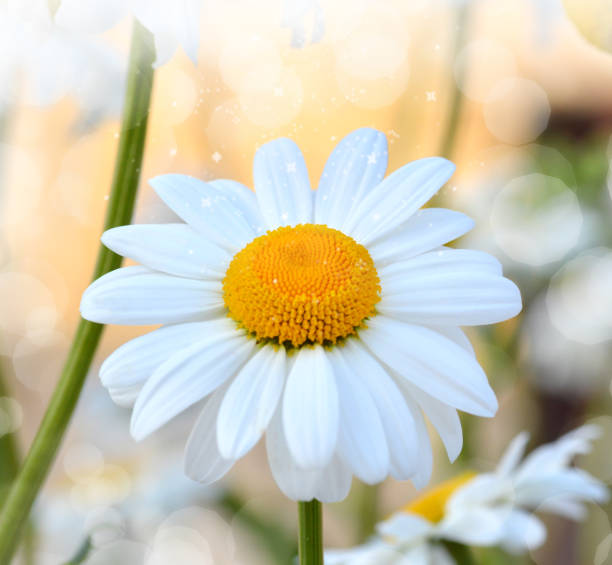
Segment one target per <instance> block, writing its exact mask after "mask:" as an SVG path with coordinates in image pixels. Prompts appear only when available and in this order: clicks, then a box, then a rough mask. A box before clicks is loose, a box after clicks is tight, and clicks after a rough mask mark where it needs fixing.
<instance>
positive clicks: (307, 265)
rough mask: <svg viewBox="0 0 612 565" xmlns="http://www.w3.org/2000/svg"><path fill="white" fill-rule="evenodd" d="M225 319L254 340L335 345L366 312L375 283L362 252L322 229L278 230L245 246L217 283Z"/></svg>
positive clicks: (336, 233)
mask: <svg viewBox="0 0 612 565" xmlns="http://www.w3.org/2000/svg"><path fill="white" fill-rule="evenodd" d="M223 292H224V300H225V305H226V306H227V308H228V310H229V315H230V316H231V317H232V318H233V319H234V320H236V321H237V322H239V323H240V324H241V325H242V326H243V327H244V328H246V329H247V330H248V331H249V332H251V333H252V334H254V335H255V337H256V338H257V339H272V340H275V341H277V342H278V343H282V344H291V345H293V346H294V347H299V346H300V345H303V344H305V343H320V344H326V343H336V342H337V340H338V339H340V338H343V337H346V336H348V335H351V334H353V333H355V330H356V328H358V327H359V326H362V325H363V322H364V319H365V318H367V317H368V316H370V315H372V314H373V313H374V305H375V304H376V303H377V302H378V301H379V300H380V297H379V292H380V284H379V279H378V274H377V273H376V269H375V267H374V263H373V261H372V258H371V257H370V254H369V253H368V251H367V249H366V248H365V247H363V246H362V245H360V244H358V243H357V242H356V241H354V240H353V239H352V238H350V237H348V236H347V235H344V234H343V233H341V232H339V231H337V230H334V229H331V228H328V227H327V226H322V225H311V224H305V225H299V226H296V227H282V228H278V229H276V230H274V231H271V232H268V233H267V234H265V235H262V236H260V237H258V238H256V239H255V240H253V241H252V242H251V243H249V244H248V245H247V246H246V247H245V248H244V249H243V250H242V251H240V252H239V253H237V254H236V256H235V257H234V259H233V260H232V262H231V264H230V266H229V269H228V270H227V274H226V276H225V279H224V281H223Z"/></svg>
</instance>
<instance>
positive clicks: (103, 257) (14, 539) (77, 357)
mask: <svg viewBox="0 0 612 565" xmlns="http://www.w3.org/2000/svg"><path fill="white" fill-rule="evenodd" d="M154 58H155V50H154V47H153V36H152V35H151V33H150V32H149V31H147V30H146V29H145V28H144V27H143V26H142V25H141V24H140V23H138V22H137V21H135V22H134V26H133V32H132V44H131V48H130V61H129V67H128V77H127V86H126V98H125V107H124V110H123V123H122V130H121V138H120V140H119V148H118V152H117V160H116V164H115V172H114V177H113V183H112V188H111V194H110V200H109V207H108V210H107V214H106V221H105V225H104V229H109V228H112V227H114V226H120V225H124V224H127V223H129V222H130V220H131V217H132V211H133V209H134V200H135V198H136V190H137V188H138V180H139V177H140V168H141V164H142V155H143V150H144V143H145V135H146V131H147V117H148V109H149V103H150V99H151V90H152V86H153V67H152V65H153V61H154ZM120 265H121V257H119V256H118V255H116V254H114V253H112V252H111V251H110V250H108V249H106V248H105V247H103V246H100V250H99V252H98V260H97V263H96V267H95V270H94V276H93V279H94V280H95V279H97V278H98V277H100V276H102V275H104V274H105V273H108V272H109V271H112V270H114V269H116V268H118V267H119V266H120ZM102 328H103V326H102V325H100V324H94V323H92V322H88V321H86V320H81V321H80V323H79V326H78V328H77V331H76V334H75V336H74V340H73V342H72V346H71V348H70V351H69V353H68V358H67V360H66V364H65V365H64V369H63V371H62V374H61V376H60V379H59V382H58V384H57V386H56V388H55V391H54V392H53V396H52V397H51V401H50V402H49V405H48V407H47V411H46V413H45V416H44V418H43V421H42V423H41V424H40V427H39V429H38V433H37V434H36V437H35V438H34V441H33V443H32V446H31V447H30V451H29V453H28V455H27V457H26V459H25V462H24V464H23V468H22V470H21V472H20V474H19V476H18V477H17V479H16V481H15V482H14V483H13V486H12V488H11V490H10V492H9V495H8V498H7V500H6V503H5V505H4V508H3V511H2V513H1V514H0V563H10V562H11V557H12V556H13V554H14V552H15V548H16V546H17V543H18V540H19V536H20V535H21V534H22V531H23V527H24V525H25V523H26V520H27V517H28V514H29V512H30V509H31V507H32V504H33V503H34V500H35V499H36V495H37V494H38V491H39V490H40V488H41V487H42V484H43V482H44V480H45V478H46V476H47V473H48V471H49V468H50V466H51V464H52V462H53V460H54V458H55V455H56V452H57V449H58V447H59V445H60V443H61V441H62V437H63V436H64V433H65V431H66V428H67V426H68V423H69V421H70V417H71V416H72V413H73V411H74V408H75V406H76V403H77V400H78V398H79V394H80V392H81V389H82V388H83V383H84V382H85V377H86V376H87V373H88V371H89V367H90V365H91V362H92V359H93V356H94V353H95V351H96V347H97V345H98V342H99V341H100V337H101V335H102Z"/></svg>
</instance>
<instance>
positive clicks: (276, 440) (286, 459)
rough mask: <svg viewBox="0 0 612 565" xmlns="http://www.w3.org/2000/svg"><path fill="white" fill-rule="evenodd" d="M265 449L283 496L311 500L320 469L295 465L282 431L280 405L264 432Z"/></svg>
mask: <svg viewBox="0 0 612 565" xmlns="http://www.w3.org/2000/svg"><path fill="white" fill-rule="evenodd" d="M266 450H267V452H268V463H269V465H270V470H271V471H272V476H273V477H274V480H275V481H276V483H277V484H278V486H279V488H280V489H281V491H282V492H283V494H284V495H285V496H287V497H288V498H290V499H291V500H312V499H313V498H315V497H316V496H317V494H318V480H319V474H320V470H318V469H315V470H305V469H300V468H299V467H298V466H297V465H296V463H295V461H294V459H293V456H292V455H291V452H290V451H289V447H288V445H287V439H286V438H285V432H284V431H283V419H282V410H281V409H280V407H279V409H278V410H277V411H276V414H275V415H274V416H273V417H272V420H271V421H270V424H269V426H268V430H267V432H266Z"/></svg>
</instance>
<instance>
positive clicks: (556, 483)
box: [516, 468, 608, 508]
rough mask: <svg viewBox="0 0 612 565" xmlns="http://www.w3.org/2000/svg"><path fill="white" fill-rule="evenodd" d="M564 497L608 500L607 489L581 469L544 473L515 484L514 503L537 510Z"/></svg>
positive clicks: (599, 500)
mask: <svg viewBox="0 0 612 565" xmlns="http://www.w3.org/2000/svg"><path fill="white" fill-rule="evenodd" d="M560 497H564V498H567V499H574V498H578V499H582V500H591V501H595V502H602V501H604V500H606V499H607V498H608V496H607V489H606V488H605V487H604V486H603V485H602V484H601V483H600V482H599V481H597V480H596V479H594V478H593V477H592V476H591V475H589V474H588V473H587V472H585V471H582V470H581V469H571V468H570V469H564V470H558V471H556V472H548V473H546V472H544V473H542V474H541V475H540V476H539V477H538V478H537V479H535V480H530V481H527V480H520V481H517V484H516V501H517V502H518V503H519V504H522V505H525V506H529V507H530V508H537V507H538V506H539V505H540V504H544V503H545V502H546V501H547V500H549V499H553V500H554V499H555V498H560Z"/></svg>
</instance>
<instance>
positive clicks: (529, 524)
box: [501, 510, 546, 554]
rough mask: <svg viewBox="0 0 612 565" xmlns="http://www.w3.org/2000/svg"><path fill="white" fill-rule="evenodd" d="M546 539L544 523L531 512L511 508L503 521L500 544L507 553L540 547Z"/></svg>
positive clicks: (516, 552)
mask: <svg viewBox="0 0 612 565" xmlns="http://www.w3.org/2000/svg"><path fill="white" fill-rule="evenodd" d="M545 540H546V528H545V526H544V524H543V523H542V522H541V521H540V520H539V519H538V518H537V517H536V516H534V515H533V514H530V513H528V512H524V511H522V510H513V511H512V512H511V513H510V514H509V515H508V516H507V518H506V520H505V522H504V538H503V540H502V541H501V546H502V547H503V548H504V549H505V550H506V551H508V552H509V553H515V554H518V553H523V552H524V551H525V550H526V549H527V550H534V549H537V548H538V547H540V546H541V545H542V544H543V543H544V541H545Z"/></svg>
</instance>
